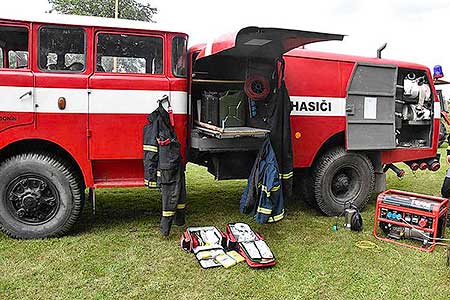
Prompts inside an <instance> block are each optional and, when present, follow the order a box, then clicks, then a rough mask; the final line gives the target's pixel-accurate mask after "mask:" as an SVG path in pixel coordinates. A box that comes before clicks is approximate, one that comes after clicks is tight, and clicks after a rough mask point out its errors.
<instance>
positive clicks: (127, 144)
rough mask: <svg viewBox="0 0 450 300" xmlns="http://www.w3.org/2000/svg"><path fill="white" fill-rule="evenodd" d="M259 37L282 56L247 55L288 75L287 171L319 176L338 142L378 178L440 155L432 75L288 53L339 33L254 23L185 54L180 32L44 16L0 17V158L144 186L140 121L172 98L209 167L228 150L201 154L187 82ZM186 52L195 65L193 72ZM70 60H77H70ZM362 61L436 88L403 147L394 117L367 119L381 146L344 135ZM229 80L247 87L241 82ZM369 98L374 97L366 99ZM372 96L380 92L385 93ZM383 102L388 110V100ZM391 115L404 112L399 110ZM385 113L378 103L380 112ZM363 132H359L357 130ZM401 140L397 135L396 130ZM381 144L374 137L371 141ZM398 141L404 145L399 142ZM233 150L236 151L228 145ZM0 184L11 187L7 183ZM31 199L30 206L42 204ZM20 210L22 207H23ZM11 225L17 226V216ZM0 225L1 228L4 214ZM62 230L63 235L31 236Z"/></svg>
mask: <svg viewBox="0 0 450 300" xmlns="http://www.w3.org/2000/svg"><path fill="white" fill-rule="evenodd" d="M264 30H265V32H266V33H267V34H266V35H267V36H269V37H270V38H271V39H272V40H273V41H274V42H273V43H275V42H276V43H278V44H276V47H275V46H274V47H273V48H270V49H271V50H273V49H277V52H276V53H275V52H274V54H272V55H271V56H265V55H266V54H263V52H261V53H260V54H258V55H255V57H254V58H255V59H263V60H265V62H267V61H273V60H274V59H276V58H277V57H279V56H280V55H282V54H284V56H283V57H284V60H285V66H286V71H285V80H286V83H287V87H288V90H289V93H290V96H291V101H292V104H293V108H294V109H293V111H292V114H291V127H292V143H293V151H294V167H295V168H296V169H297V170H309V171H311V172H313V173H314V166H315V164H317V163H318V162H319V161H320V158H321V156H322V155H324V154H325V153H327V151H328V150H329V149H332V148H335V147H342V148H344V149H345V150H348V151H356V152H357V153H364V151H366V152H367V156H368V157H369V158H370V161H371V162H372V164H373V166H374V170H375V173H376V172H378V173H380V170H379V169H380V168H381V166H382V165H383V164H389V163H394V162H402V161H415V160H422V159H430V158H432V157H434V156H435V155H436V151H437V143H438V130H434V128H439V116H440V112H439V101H438V98H437V96H436V91H435V89H434V86H433V83H432V77H431V74H430V71H429V70H428V68H426V67H425V66H422V65H417V64H412V63H406V62H398V61H391V60H385V59H377V58H364V57H355V56H348V55H340V54H331V53H322V52H315V51H309V50H304V49H295V50H292V51H291V49H294V48H296V47H298V46H302V45H305V44H308V43H311V42H316V41H322V40H328V39H331V40H332V39H334V40H336V39H342V38H343V36H338V35H326V34H319V33H308V32H306V33H305V32H300V31H289V30H281V29H276V30H275V29H262V30H259V31H258V30H256V31H255V30H254V29H253V28H250V29H245V30H244V31H241V32H240V33H236V34H232V35H225V36H222V37H220V38H218V39H216V40H215V42H213V43H212V44H209V45H206V44H205V45H198V46H194V47H192V48H191V49H190V51H189V52H188V53H187V49H186V48H185V46H186V40H187V35H186V34H185V33H182V32H169V31H164V30H154V29H152V25H151V24H146V23H141V22H132V21H120V20H119V21H118V20H116V21H113V20H108V19H101V18H89V17H75V16H64V17H61V16H54V15H50V16H46V17H45V18H41V19H39V18H35V19H23V18H22V19H21V18H14V19H0V48H1V54H2V55H1V65H0V159H1V161H6V160H8V159H10V158H11V157H15V156H16V155H18V154H19V153H27V152H28V151H40V152H45V153H49V155H50V154H51V155H56V156H57V157H58V159H61V160H63V161H65V162H66V163H67V165H70V167H71V168H72V169H73V170H74V172H76V173H78V174H79V177H80V183H79V186H80V187H83V188H84V187H88V188H102V187H132V186H143V169H142V156H143V150H142V128H143V126H144V124H145V123H146V116H147V115H148V114H149V113H150V112H152V111H153V110H154V109H155V108H156V107H157V100H158V99H160V98H161V97H163V96H164V95H168V96H169V99H170V101H171V104H172V107H173V110H174V117H175V127H176V132H177V136H178V139H179V140H180V143H181V146H182V154H183V157H184V158H185V161H186V162H187V161H193V162H195V163H199V164H204V165H207V166H208V167H211V164H212V161H214V159H217V155H218V153H220V154H224V153H225V154H226V153H228V152H227V150H226V149H225V150H224V149H222V148H221V150H220V151H218V150H217V149H212V150H211V149H210V148H208V149H209V150H206V151H204V149H203V150H202V149H201V147H200V148H199V147H194V146H193V144H192V143H193V141H194V138H193V137H192V134H193V133H192V130H193V128H194V127H195V125H194V123H195V122H194V119H195V116H194V115H193V107H194V99H193V97H194V96H195V89H199V87H198V84H197V83H196V82H197V81H196V80H197V79H196V78H197V77H193V74H195V73H196V72H197V70H196V68H197V66H198V65H203V66H205V65H206V68H208V67H207V65H208V63H207V61H208V60H212V61H216V62H218V63H220V61H221V59H222V58H221V55H222V54H223V53H225V52H226V51H231V52H229V53H232V54H230V55H231V57H233V55H236V57H241V56H242V53H241V52H240V51H241V50H239V49H241V48H242V47H243V46H242V44H239V43H240V42H241V41H240V40H239V39H241V38H245V37H246V35H250V36H251V35H253V34H256V33H255V32H258V33H257V34H260V33H261V32H264ZM308 34H309V35H308ZM58 36H59V37H60V36H67V37H71V38H72V37H73V38H74V41H75V39H79V41H77V42H76V43H75V42H73V43H72V42H67V41H64V40H61V39H60V38H59V37H58ZM52 39H53V40H52ZM130 39H131V40H133V41H135V44H132V43H131V44H130V45H140V44H139V43H141V44H142V45H146V44H145V43H147V44H148V45H150V46H151V48H150V49H151V51H150V50H149V51H150V52H151V54H143V53H145V51H143V47H144V46H139V47H138V46H136V47H137V48H136V50H135V51H136V53H129V52H126V51H125V50H123V49H117V47H116V48H114V47H115V46H117V45H120V43H119V42H118V41H120V42H122V43H126V42H128V41H129V40H130ZM49 41H50V42H49ZM136 41H137V42H136ZM251 41H255V40H251ZM256 42H258V41H256ZM65 43H66V44H65ZM114 43H115V44H114ZM176 43H180V44H177V47H181V48H183V47H184V49H183V51H181V52H182V53H181V54H179V53H177V52H176V50H175V45H176ZM103 44H104V45H103ZM59 45H63V46H64V45H65V46H64V47H66V48H65V49H66V52H65V53H64V52H63V51H62V50H61V49H59V50H58V49H57V48H58V47H63V46H59ZM111 45H113V46H114V47H113V46H111ZM180 45H181V46H180ZM183 45H184V46H183ZM249 45H250V44H249ZM280 45H281V46H280ZM253 46H254V45H253ZM256 46H258V45H256ZM240 47H241V48H240ZM244 48H245V47H244ZM230 49H231V50H230ZM127 51H133V50H129V49H128V50H127ZM232 51H235V52H232ZM125 52H126V53H125ZM233 53H235V54H233ZM177 55H178V56H177ZM183 56H184V57H183ZM136 57H137V58H136ZM186 57H187V60H188V61H189V60H190V64H188V65H186ZM69 58H70V59H69ZM250 58H253V57H252V56H250ZM77 59H78V61H77ZM61 60H62V61H61ZM73 60H75V61H74V62H72V61H73ZM127 61H131V63H130V62H128V63H127ZM205 61H206V63H205ZM180 62H181V63H182V64H184V66H183V67H184V68H185V69H187V72H184V74H178V73H177V72H178V71H175V70H176V68H177V64H178V63H180ZM20 64H22V65H20ZM130 64H131V65H130ZM357 66H362V67H361V68H366V67H367V68H372V67H373V68H375V71H377V72H378V71H380V70H381V69H380V67H379V66H382V67H385V66H388V67H387V69H389V72H390V73H389V74H393V76H394V75H395V76H397V74H413V75H414V76H424V78H425V79H424V81H425V82H426V84H427V85H428V86H429V88H430V92H431V95H430V99H431V100H429V101H431V102H432V103H431V106H428V107H427V110H428V114H431V115H429V116H428V118H427V119H422V120H419V121H420V122H419V121H417V120H415V119H414V120H413V119H411V120H409V119H407V117H406V116H405V115H404V116H403V117H399V116H397V117H399V118H400V119H402V118H403V119H402V121H401V122H403V123H405V122H410V123H408V125H407V126H406V127H405V126H403V128H406V129H404V130H406V131H405V132H406V133H405V134H404V136H405V140H404V141H399V140H398V138H396V137H395V136H396V132H395V130H393V129H394V125H395V124H394V121H395V120H394V111H392V116H391V117H390V120H384V119H383V120H381V121H379V122H378V123H377V124H375V125H374V124H372V123H373V122H372V123H370V126H381V125H383V124H384V125H383V126H382V127H380V128H381V129H382V130H385V129H384V128H386V126H385V125H389V126H390V127H389V128H390V129H389V130H390V131H389V132H391V131H392V136H390V137H389V141H386V143H385V144H383V145H384V146H383V147H381V148H378V147H373V146H371V145H369V144H370V143H369V144H368V145H366V146H365V145H364V143H363V144H361V143H359V144H358V142H356V144H355V143H354V142H353V141H358V139H359V138H358V137H357V136H350V138H349V134H351V132H352V130H349V126H357V125H355V124H357V122H356V123H351V122H350V123H349V117H348V114H349V110H352V108H349V107H348V103H347V102H348V101H347V99H348V97H349V89H350V86H351V84H350V82H351V80H352V78H353V77H355V76H354V73H355V72H357ZM77 68H79V69H77ZM108 68H110V69H108ZM127 68H129V69H127ZM405 70H406V71H405ZM232 71H233V72H235V71H236V70H232ZM381 71H383V70H381ZM381 71H380V72H381ZM402 72H403V73H402ZM405 72H406V73H405ZM181 73H183V72H181ZM235 73H236V74H237V73H238V72H237V71H236V72H235ZM370 74H372V73H370V72H368V73H364V74H363V75H364V76H369V77H370V76H371V75H370ZM413 75H411V76H413ZM398 76H400V75H398ZM402 76H403V75H402ZM405 76H406V75H405ZM408 76H409V75H408ZM225 77H226V76H225ZM381 77H383V76H381ZM399 78H400V77H399ZM402 78H403V77H402ZM228 79H236V80H241V81H242V80H245V77H242V76H241V77H239V78H228ZM206 80H209V82H212V81H213V80H214V78H212V77H208V78H207V79H206ZM399 80H400V79H399ZM402 80H403V79H402ZM395 86H397V87H398V86H399V84H398V82H397V83H395V84H394V88H395ZM400 86H401V84H400ZM365 93H366V94H367V95H366V96H370V92H367V91H366V92H365ZM391 96H392V95H391ZM391 96H389V97H391ZM379 97H381V98H382V97H387V96H386V94H380V95H379ZM381 98H380V99H381ZM394 98H395V97H394ZM394 98H392V100H393V101H395V99H394ZM366 100H367V99H366ZM366 100H364V101H366ZM369 100H370V99H369ZM355 101H360V100H355ZM361 101H362V100H361ZM383 101H384V100H383ZM355 103H356V102H355ZM378 103H381V100H379V102H378ZM389 105H391V104H389ZM405 105H406V104H405ZM355 107H358V104H355ZM389 107H393V104H392V105H391V106H389ZM389 109H391V108H389ZM375 110H376V109H375ZM368 113H369V112H368ZM372 113H373V112H372ZM395 113H397V114H398V115H401V114H402V111H396V112H395ZM356 114H358V112H357V113H356ZM375 114H376V111H375ZM383 114H385V111H384V108H383V109H382V110H381V111H379V112H378V115H377V116H378V117H379V116H380V115H383ZM375 119H376V118H375ZM377 121H378V120H377ZM397 121H398V120H397ZM362 123H364V122H362ZM362 123H361V122H360V123H358V124H362ZM367 124H369V123H367ZM380 124H381V125H380ZM414 124H416V125H414ZM368 126H369V125H368ZM395 126H396V125H395ZM408 126H419V127H420V130H419V131H418V132H419V133H420V134H419V135H420V136H419V139H420V140H424V142H423V143H422V144H419V145H418V146H415V145H414V140H415V137H414V134H413V132H414V130H411V129H408ZM425 127H426V128H425ZM352 128H353V127H352ZM373 128H376V127H373ZM396 128H397V127H396ZM360 129H361V126H359V127H358V129H357V130H360ZM371 132H374V133H378V129H375V130H369V131H368V132H367V134H366V135H365V137H364V138H365V139H368V140H370V139H371V137H370V133H371ZM358 134H360V133H358ZM399 136H400V139H401V136H402V133H400V135H399ZM379 137H380V136H379V135H377V134H374V136H373V139H374V141H375V140H376V139H377V138H379ZM203 140H205V138H203ZM237 140H238V139H237ZM410 140H411V141H410ZM349 141H350V142H349ZM237 143H239V142H237ZM389 143H390V144H389ZM399 143H400V144H401V143H403V144H401V146H399V145H400V144H399ZM408 143H409V144H408ZM374 144H377V143H374ZM407 145H410V146H407ZM250 148H251V147H250ZM250 148H248V147H247V148H246V149H243V152H245V153H251V154H254V151H256V150H257V147H256V146H255V147H254V148H252V149H250ZM213 150H215V151H213ZM252 151H253V152H252ZM230 152H233V153H236V152H239V151H237V150H236V149H234V150H233V151H230ZM238 154H239V153H238ZM237 157H240V156H239V155H238V156H237ZM249 157H251V155H250V156H249ZM247 158H248V157H247ZM247 158H246V159H247ZM219 160H220V159H219ZM247 160H248V159H247ZM250 161H251V159H250ZM247 165H248V164H247ZM217 166H218V165H216V166H215V167H211V168H212V169H214V170H215V174H216V177H217V178H219V179H220V178H227V176H217V174H219V173H220V172H219V171H218V169H217V168H218V167H217ZM0 169H1V168H0ZM0 171H1V170H0ZM213 173H214V172H213ZM245 174H247V172H241V175H239V174H238V175H236V174H231V175H229V176H228V178H239V177H240V178H245V176H246V175H245ZM373 176H375V175H373ZM317 180H319V179H317ZM1 184H6V185H8V183H7V182H6V183H0V185H1ZM316 194H317V193H316ZM2 197H7V196H4V195H2ZM33 199H34V200H33V201H35V202H36V201H37V202H36V203H38V202H39V201H38V200H36V199H35V198H33ZM5 201H6V200H5ZM35 202H33V203H34V204H33V205H35ZM5 205H6V204H5ZM14 205H15V204H14ZM19 206H20V205H19ZM14 209H15V212H18V211H20V208H18V207H16V206H14V207H13V209H12V211H13V213H14ZM26 211H27V212H29V210H28V208H27V210H26ZM325 212H326V213H329V212H327V211H325ZM20 214H21V213H20V212H19V215H20ZM331 214H332V213H331ZM30 215H32V213H30ZM49 220H50V219H49ZM18 221H19V222H20V217H19V218H18ZM30 222H31V225H32V226H34V225H33V222H32V221H30ZM0 223H3V224H5V223H6V221H5V219H2V218H1V216H0ZM38 223H39V222H38ZM39 224H41V223H39ZM36 226H38V225H36ZM3 227H4V228H5V227H7V226H3ZM6 232H7V233H8V234H10V235H12V236H16V237H25V238H27V237H36V235H32V234H29V235H27V234H23V235H22V234H21V233H20V232H19V233H17V232H16V233H12V234H11V230H10V229H7V230H6ZM58 234H60V233H58V232H57V233H46V234H42V235H37V236H51V235H58Z"/></svg>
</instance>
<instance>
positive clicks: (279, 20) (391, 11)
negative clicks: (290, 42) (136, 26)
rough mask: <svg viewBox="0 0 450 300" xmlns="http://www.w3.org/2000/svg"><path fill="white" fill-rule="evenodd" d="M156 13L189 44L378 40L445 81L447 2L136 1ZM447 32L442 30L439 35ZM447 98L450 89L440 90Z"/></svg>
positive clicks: (350, 49)
mask: <svg viewBox="0 0 450 300" xmlns="http://www.w3.org/2000/svg"><path fill="white" fill-rule="evenodd" d="M0 1H1V2H2V9H4V10H6V11H18V12H25V13H33V12H40V13H41V12H44V11H45V10H47V9H48V8H49V6H48V2H47V0H14V1H9V0H0ZM140 1H141V2H150V3H151V4H152V5H153V6H155V7H157V8H158V10H159V13H158V15H157V16H156V18H155V20H156V21H157V22H158V23H159V24H158V27H163V28H167V29H168V30H180V31H183V32H186V33H188V34H189V35H190V41H191V42H190V44H191V45H192V44H194V43H199V42H207V41H208V40H210V39H211V38H213V37H215V36H217V35H219V34H222V33H226V32H230V31H235V30H238V29H239V28H242V27H244V26H247V25H259V26H273V27H284V28H292V29H302V30H312V31H324V32H330V33H341V34H346V35H347V37H346V38H345V39H344V41H343V42H325V43H317V44H315V45H310V46H308V48H311V49H316V50H323V51H328V52H337V53H346V54H356V55H363V56H375V54H376V49H377V48H378V47H379V46H380V45H381V44H382V43H384V42H387V43H388V47H387V48H386V50H385V51H384V52H383V57H386V58H392V59H398V60H405V61H411V62H417V63H422V64H425V65H427V66H428V67H429V68H433V66H434V65H436V64H440V65H442V67H443V68H444V74H447V78H448V79H449V80H450V33H449V31H450V22H449V21H448V18H449V17H450V1H449V0H395V1H394V0H329V1H324V0H314V1H305V0H258V1H253V0H226V1H217V0H196V1H187V0H150V1H146V0H140ZM445 31H447V32H445ZM446 94H447V97H448V96H450V88H447V89H446Z"/></svg>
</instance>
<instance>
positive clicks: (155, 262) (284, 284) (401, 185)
mask: <svg viewBox="0 0 450 300" xmlns="http://www.w3.org/2000/svg"><path fill="white" fill-rule="evenodd" d="M441 151H442V150H441ZM442 165H443V168H442V169H441V170H440V171H439V172H436V173H432V172H428V171H426V172H423V171H421V172H418V173H417V174H415V175H413V174H411V172H410V171H407V172H408V174H407V176H406V177H405V179H402V180H399V179H397V178H396V177H395V176H393V175H392V174H389V177H388V187H389V188H397V189H402V190H407V191H414V192H418V193H425V194H430V195H439V192H440V186H441V183H442V180H443V178H444V174H445V170H446V168H447V166H446V163H445V162H444V160H442ZM404 168H405V170H406V166H404ZM187 178H188V195H189V198H188V211H189V215H188V223H187V225H188V226H199V225H215V226H217V227H218V228H221V229H224V228H225V225H226V224H227V223H229V222H237V221H243V222H247V223H249V224H251V225H252V226H253V228H254V229H256V230H258V231H259V232H261V233H262V234H263V235H264V236H265V238H266V239H267V241H268V243H269V245H270V247H271V248H272V250H273V252H274V253H275V255H276V257H277V259H278V264H277V265H276V266H275V267H274V268H271V269H266V270H254V269H250V268H249V267H248V266H247V265H246V264H245V263H241V264H239V265H237V266H235V267H232V268H231V269H223V268H217V269H210V270H203V269H201V268H200V266H199V265H198V263H197V262H196V260H195V258H194V256H193V255H191V254H187V253H185V252H183V251H181V250H180V248H179V245H178V239H179V236H180V234H181V232H182V228H177V227H174V228H173V230H172V234H171V235H170V237H169V238H162V237H160V235H159V232H158V222H159V211H160V202H159V200H158V199H159V194H158V192H156V191H149V190H147V189H111V190H99V191H98V194H97V205H98V208H97V215H96V216H93V215H92V214H91V210H90V209H91V206H90V205H88V206H87V207H86V209H85V211H84V214H83V216H82V218H81V220H80V221H79V222H78V224H77V225H76V226H75V228H74V230H73V231H72V232H71V234H70V235H69V236H66V237H63V238H59V239H49V240H36V241H17V240H12V239H9V238H7V237H6V236H4V235H2V234H0V299H177V300H181V299H258V300H262V299H271V300H272V299H405V298H407V299H446V298H448V297H450V284H449V279H448V278H449V277H450V268H449V267H446V265H445V250H444V249H443V248H442V247H440V248H437V249H436V250H435V251H434V252H433V253H423V252H420V251H417V250H413V249H408V248H405V247H400V246H395V245H392V244H389V243H383V242H380V241H377V240H375V239H374V238H373V236H372V226H373V215H374V206H375V201H371V202H370V204H369V205H368V207H367V209H365V210H364V212H363V218H364V222H365V229H364V231H363V232H362V233H360V234H357V233H352V232H348V231H344V230H339V231H337V232H333V231H332V230H331V226H332V225H333V223H334V222H335V219H334V218H329V217H324V216H322V215H321V214H319V213H318V212H317V211H316V210H314V209H311V208H308V207H306V206H304V205H303V204H302V202H301V201H297V202H294V203H291V204H290V205H289V206H288V208H287V209H288V215H287V217H286V219H285V220H283V221H281V222H279V223H276V224H271V225H259V224H256V223H255V222H253V221H252V219H251V218H249V217H246V216H243V215H241V214H240V213H239V210H238V202H239V198H240V194H241V192H242V190H243V188H244V186H245V181H224V182H217V181H214V180H213V178H212V177H211V176H210V175H209V174H208V173H207V172H206V170H205V169H204V168H201V167H197V166H193V165H189V167H188V176H187ZM341 223H342V222H341ZM361 240H368V241H372V242H375V243H376V244H377V245H379V247H380V248H381V251H379V252H377V251H373V250H362V249H359V248H357V247H356V246H355V243H356V242H358V241H361Z"/></svg>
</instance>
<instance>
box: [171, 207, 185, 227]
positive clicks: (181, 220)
mask: <svg viewBox="0 0 450 300" xmlns="http://www.w3.org/2000/svg"><path fill="white" fill-rule="evenodd" d="M174 224H175V225H177V226H183V225H184V224H186V211H185V210H184V209H177V212H176V213H175V221H174Z"/></svg>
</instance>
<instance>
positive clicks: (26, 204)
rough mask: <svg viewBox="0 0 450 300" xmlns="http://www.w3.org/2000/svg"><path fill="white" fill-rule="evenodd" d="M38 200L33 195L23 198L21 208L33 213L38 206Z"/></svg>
mask: <svg viewBox="0 0 450 300" xmlns="http://www.w3.org/2000/svg"><path fill="white" fill-rule="evenodd" d="M39 204H40V203H39V199H38V198H37V197H35V196H33V195H26V196H25V197H23V200H22V206H23V208H25V210H26V211H33V210H35V209H36V208H38V206H39Z"/></svg>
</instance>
